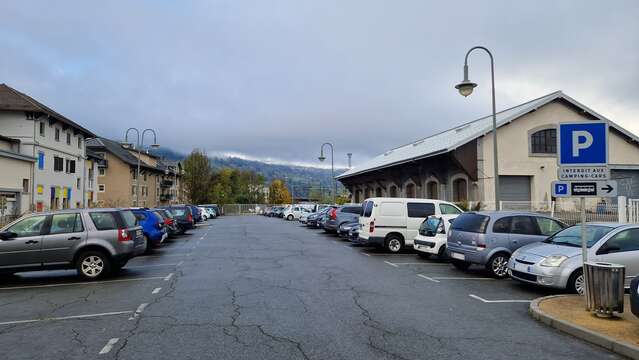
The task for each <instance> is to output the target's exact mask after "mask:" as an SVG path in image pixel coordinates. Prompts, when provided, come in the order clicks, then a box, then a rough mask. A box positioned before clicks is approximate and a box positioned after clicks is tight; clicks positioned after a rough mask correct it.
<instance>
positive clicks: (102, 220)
mask: <svg viewBox="0 0 639 360" xmlns="http://www.w3.org/2000/svg"><path fill="white" fill-rule="evenodd" d="M89 217H90V218H91V221H93V224H94V225H95V228H96V229H98V230H116V229H117V228H118V222H117V220H116V219H115V213H114V212H111V211H110V212H92V213H89Z"/></svg>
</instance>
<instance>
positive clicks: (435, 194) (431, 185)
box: [426, 181, 439, 199]
mask: <svg viewBox="0 0 639 360" xmlns="http://www.w3.org/2000/svg"><path fill="white" fill-rule="evenodd" d="M426 191H427V197H428V198H429V199H439V191H438V188H437V182H436V181H429V182H428V184H426Z"/></svg>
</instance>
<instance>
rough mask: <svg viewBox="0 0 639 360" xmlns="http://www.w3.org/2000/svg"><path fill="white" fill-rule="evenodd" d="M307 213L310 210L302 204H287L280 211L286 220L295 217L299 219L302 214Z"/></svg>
mask: <svg viewBox="0 0 639 360" xmlns="http://www.w3.org/2000/svg"><path fill="white" fill-rule="evenodd" d="M308 213H310V210H308V209H307V208H305V207H303V206H298V205H289V206H287V207H285V208H284V210H283V211H282V218H284V219H286V220H288V221H293V220H295V219H299V218H300V216H302V214H308Z"/></svg>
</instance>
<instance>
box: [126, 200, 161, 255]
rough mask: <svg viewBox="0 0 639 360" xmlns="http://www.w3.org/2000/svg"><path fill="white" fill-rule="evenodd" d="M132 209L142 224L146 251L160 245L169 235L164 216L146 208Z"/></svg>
mask: <svg viewBox="0 0 639 360" xmlns="http://www.w3.org/2000/svg"><path fill="white" fill-rule="evenodd" d="M131 211H133V214H134V215H135V218H136V219H137V220H138V224H140V225H141V226H142V233H143V234H144V239H145V240H146V251H147V252H148V251H150V250H151V247H153V246H160V244H161V243H162V242H164V240H166V238H167V237H168V232H167V229H166V227H165V226H164V219H163V218H162V216H160V215H159V214H157V213H156V212H154V211H151V210H149V209H146V208H133V209H131Z"/></svg>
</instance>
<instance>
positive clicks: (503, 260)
mask: <svg viewBox="0 0 639 360" xmlns="http://www.w3.org/2000/svg"><path fill="white" fill-rule="evenodd" d="M508 259H510V255H508V254H506V253H497V254H495V255H493V256H492V257H491V258H490V260H488V264H486V270H488V272H489V273H490V275H492V276H493V277H495V278H497V279H503V278H505V277H507V276H508Z"/></svg>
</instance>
